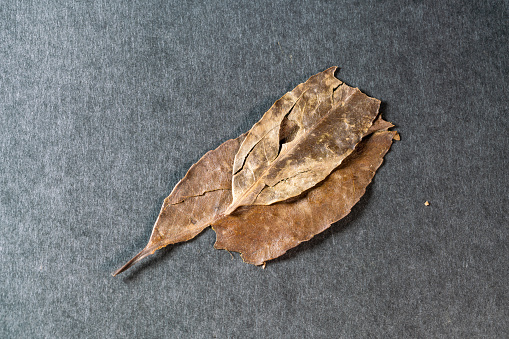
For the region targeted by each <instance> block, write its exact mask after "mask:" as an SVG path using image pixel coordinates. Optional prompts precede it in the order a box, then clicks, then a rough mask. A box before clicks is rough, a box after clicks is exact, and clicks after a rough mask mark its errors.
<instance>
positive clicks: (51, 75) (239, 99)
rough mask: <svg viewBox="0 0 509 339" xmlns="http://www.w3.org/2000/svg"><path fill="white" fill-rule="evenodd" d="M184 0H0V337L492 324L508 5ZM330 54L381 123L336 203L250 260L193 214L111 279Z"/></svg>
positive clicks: (504, 291) (246, 334)
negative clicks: (344, 213) (242, 137)
mask: <svg viewBox="0 0 509 339" xmlns="http://www.w3.org/2000/svg"><path fill="white" fill-rule="evenodd" d="M204 2H206V1H202V2H186V1H147V0H144V1H80V2H78V1H76V2H71V1H48V0H45V1H2V4H1V5H0V25H1V28H0V114H1V115H0V132H1V136H0V151H1V173H0V199H1V200H0V218H1V219H0V232H1V234H0V337H2V338H29V337H31V338H107V337H110V338H125V337H127V338H163V337H164V338H214V337H217V338H266V337H269V338H327V337H329V338H332V337H340V338H366V337H370V338H371V337H379V338H382V337H385V338H408V337H414V338H432V337H437V338H467V337H468V338H504V337H507V336H509V323H508V319H509V312H508V303H509V301H508V283H507V281H508V280H509V276H508V259H509V249H508V239H507V236H508V233H509V232H508V224H509V223H508V218H507V205H508V203H509V201H508V197H507V188H508V187H507V181H508V179H509V178H508V171H507V169H506V168H507V165H508V152H507V148H508V146H509V144H508V141H507V140H508V118H507V115H508V100H507V95H508V80H507V79H508V75H509V74H508V73H509V72H508V53H509V48H508V45H507V41H508V40H509V38H508V33H509V29H508V26H509V20H508V17H509V16H508V10H509V4H508V2H507V1H423V2H421V1H399V0H393V1H302V2H301V1H267V2H256V1H249V2H248V1H246V2H239V1H230V2H227V1H221V2H216V1H207V2H206V3H204ZM333 65H337V66H339V67H340V68H341V71H340V72H339V74H338V77H339V78H340V79H342V80H344V81H346V82H347V83H348V84H350V85H353V86H358V87H359V88H361V90H363V91H365V92H366V93H368V94H369V95H372V96H375V97H377V98H379V99H381V100H382V101H383V105H382V112H383V113H384V116H385V117H386V118H387V119H388V120H390V121H392V122H394V123H395V124H396V125H397V129H398V131H399V132H400V133H401V136H402V141H401V142H397V143H395V144H394V145H393V148H392V150H391V151H390V152H389V154H388V155H387V157H386V161H385V163H384V165H383V166H382V168H381V169H380V171H379V172H378V174H377V175H376V177H375V180H374V182H373V184H372V185H371V186H370V187H369V189H368V191H367V193H366V195H365V196H364V197H363V199H362V200H361V202H360V203H359V204H358V205H356V207H355V208H354V209H353V211H352V213H351V214H350V215H349V216H348V217H346V218H345V219H344V220H342V221H340V222H338V223H336V224H334V225H333V227H331V228H330V229H329V230H327V231H325V232H324V233H323V234H320V235H318V236H316V237H315V238H314V239H312V240H311V241H309V242H308V243H305V244H302V245H301V246H299V247H298V248H296V249H294V250H292V251H290V252H289V253H288V254H287V255H285V256H284V257H282V258H281V259H278V260H276V261H274V262H271V263H269V264H268V265H267V268H266V269H265V270H262V269H260V268H258V267H254V266H251V265H248V264H245V263H243V262H242V260H241V259H240V258H239V256H238V255H237V254H235V258H234V259H232V258H231V256H230V254H228V252H226V251H218V250H214V249H213V248H212V245H213V243H214V240H215V233H214V232H213V231H212V230H211V229H208V230H206V231H205V232H204V233H203V234H201V235H200V236H198V237H197V238H196V239H194V240H192V241H190V242H188V243H185V244H182V245H177V246H173V247H170V248H167V249H164V250H161V251H159V253H158V254H156V255H154V256H152V257H151V258H149V259H146V260H145V261H143V263H140V264H138V265H137V266H136V267H135V268H133V269H132V270H131V271H129V272H127V273H126V274H123V275H121V276H119V277H117V278H113V277H111V275H110V274H111V272H112V271H114V270H115V269H116V268H118V267H119V266H120V265H121V264H123V263H124V262H125V261H126V260H128V259H129V258H130V257H131V256H133V255H134V254H136V253H137V252H138V251H139V250H140V249H141V248H142V247H143V246H144V245H145V243H146V241H147V240H148V237H149V235H150V232H151V229H152V225H153V222H154V221H155V218H156V217H157V214H158V212H159V208H160V204H161V203H162V200H163V198H164V197H165V196H166V195H168V194H169V192H170V191H171V189H172V187H173V186H174V185H175V184H176V183H177V182H178V180H179V179H180V178H181V177H182V176H183V175H184V174H185V173H186V171H187V169H188V168H189V166H190V165H191V164H193V163H194V162H196V161H197V160H198V159H199V158H200V157H201V156H202V155H203V154H204V153H205V152H206V151H208V150H210V149H213V148H215V147H217V146H218V145H219V144H221V143H222V142H223V141H225V140H227V139H229V138H234V137H237V136H238V135H239V134H241V133H243V132H244V131H247V130H248V129H249V128H250V127H251V126H252V124H254V123H255V122H256V121H257V120H258V119H259V118H260V117H261V116H262V114H263V113H264V112H265V111H266V110H267V109H268V108H269V107H270V106H271V104H272V103H273V102H274V101H275V100H276V99H278V98H279V97H280V96H282V95H283V94H284V93H285V92H286V91H287V90H290V89H292V88H293V87H294V86H295V85H297V84H298V83H300V82H303V81H305V80H306V79H307V78H308V77H309V76H311V75H313V74H315V73H317V72H320V71H322V70H324V69H326V68H328V67H330V66H333ZM426 200H429V201H430V203H431V205H430V206H429V207H426V206H424V202H425V201H426Z"/></svg>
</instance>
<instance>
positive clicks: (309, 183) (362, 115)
mask: <svg viewBox="0 0 509 339" xmlns="http://www.w3.org/2000/svg"><path fill="white" fill-rule="evenodd" d="M335 71H336V67H331V68H329V69H327V70H325V71H324V72H321V73H318V74H316V75H314V76H312V77H311V78H309V80H308V81H306V82H305V83H303V84H300V85H299V86H297V87H296V88H295V89H294V90H293V91H291V92H289V93H287V94H285V95H284V96H283V97H282V98H281V99H279V100H278V101H276V103H274V105H273V106H272V107H271V108H270V109H269V110H268V111H267V112H266V113H265V114H264V116H263V117H262V119H261V120H260V121H259V122H257V123H256V124H255V125H254V126H253V128H251V130H250V131H249V133H248V135H247V137H246V139H245V140H244V142H243V143H242V145H241V146H240V149H239V151H238V153H237V155H236V156H235V162H234V165H233V173H234V175H233V187H232V189H233V201H232V204H231V206H229V207H228V209H227V211H226V212H225V214H229V213H231V212H232V211H234V210H235V209H236V208H237V207H239V206H246V205H247V206H249V205H269V204H273V203H275V202H278V201H283V200H286V199H288V198H291V197H294V196H297V195H299V194H301V193H302V192H303V191H305V190H307V189H309V188H311V187H313V186H314V185H316V183H318V182H320V181H322V180H323V179H324V178H325V177H326V176H327V175H329V174H330V172H331V171H332V170H333V169H334V168H336V167H337V166H338V165H339V164H341V162H342V161H343V160H344V159H345V158H346V157H347V156H348V155H349V154H350V153H351V152H352V151H353V149H354V147H355V145H356V144H357V143H358V142H359V141H360V140H361V139H362V137H363V136H364V135H365V133H366V132H367V130H368V129H369V127H370V126H371V124H372V122H373V119H374V118H375V117H376V116H377V114H378V108H379V106H380V101H379V100H377V99H374V98H370V97H368V96H367V95H366V94H364V93H362V92H361V91H360V90H359V89H358V88H352V87H349V86H347V85H346V84H344V83H343V82H342V81H340V80H338V79H337V78H336V77H335V76H334V73H335Z"/></svg>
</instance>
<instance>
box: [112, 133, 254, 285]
mask: <svg viewBox="0 0 509 339" xmlns="http://www.w3.org/2000/svg"><path fill="white" fill-rule="evenodd" d="M244 138H245V134H244V135H241V136H240V137H238V138H237V139H233V140H228V141H226V142H225V143H223V144H222V145H220V146H219V147H218V148H216V149H215V150H213V151H209V152H208V153H206V154H205V155H204V156H203V157H202V158H201V159H200V160H198V162H197V163H196V164H194V165H193V166H191V168H190V169H189V171H188V172H187V174H186V176H185V177H184V178H183V179H182V180H181V181H180V182H179V183H178V184H177V185H176V186H175V188H174V189H173V191H172V192H171V193H170V195H169V196H168V197H167V198H166V199H164V203H163V206H162V208H161V212H160V213H159V216H158V218H157V220H156V222H155V225H154V229H153V230H152V235H151V236H150V240H149V242H148V244H147V246H146V247H145V248H144V249H143V250H141V252H140V253H138V254H137V255H136V256H135V257H134V258H132V259H131V260H130V261H129V262H128V263H127V264H125V265H124V266H123V267H121V268H120V269H118V270H117V271H116V272H115V273H113V275H114V276H115V275H117V274H119V273H121V272H123V271H125V270H126V269H128V268H129V267H131V266H132V265H133V264H134V263H136V262H137V261H139V260H141V259H143V258H145V257H146V256H148V255H151V254H153V253H154V252H155V251H156V250H158V249H160V248H162V247H164V246H167V245H170V244H175V243H178V242H182V241H187V240H190V239H192V238H194V237H195V236H197V235H198V234H199V233H200V232H201V231H203V230H204V229H205V228H206V227H208V226H209V225H210V224H211V222H212V221H213V220H214V219H216V218H217V217H218V215H220V214H221V213H223V212H224V210H225V209H226V207H227V206H228V205H229V204H230V202H231V197H232V195H231V180H232V176H231V168H232V164H233V158H234V156H235V153H236V152H237V150H238V148H239V146H240V144H241V142H242V141H243V140H244Z"/></svg>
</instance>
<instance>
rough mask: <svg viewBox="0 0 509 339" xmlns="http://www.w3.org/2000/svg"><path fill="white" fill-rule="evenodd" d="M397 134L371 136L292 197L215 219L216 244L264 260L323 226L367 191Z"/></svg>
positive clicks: (248, 258) (247, 257)
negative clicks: (329, 171)
mask: <svg viewBox="0 0 509 339" xmlns="http://www.w3.org/2000/svg"><path fill="white" fill-rule="evenodd" d="M389 124H390V123H389ZM382 129H383V128H382ZM395 135H396V132H392V131H382V132H376V133H374V134H373V135H371V136H370V137H367V138H366V139H365V140H363V141H362V142H361V143H359V144H358V146H357V147H356V149H355V151H354V153H352V154H351V155H350V156H349V157H348V158H346V159H345V160H344V161H343V163H342V164H341V165H340V166H339V167H338V168H337V169H336V170H334V171H333V172H332V173H331V174H330V175H329V176H328V177H327V179H325V180H324V181H323V182H321V183H320V184H319V185H317V186H315V187H313V188H312V189H310V190H309V191H308V192H305V193H304V195H303V196H299V197H298V199H295V200H294V201H292V202H280V203H276V204H273V205H270V206H249V207H245V208H239V209H238V210H237V212H235V213H233V214H231V215H229V216H226V217H224V218H222V219H220V220H218V221H216V222H214V223H213V225H212V228H213V229H214V231H216V234H217V240H216V243H215V245H214V247H215V248H217V249H227V250H229V251H235V252H240V253H242V254H241V256H242V259H243V260H244V261H245V262H247V263H251V264H255V265H263V264H264V263H265V262H266V261H268V260H271V259H274V258H277V257H279V256H281V255H282V254H284V253H285V252H286V251H287V250H288V249H290V248H293V247H295V246H297V245H298V244H300V243H301V242H303V241H307V240H309V239H311V238H312V237H313V236H314V235H316V234H318V233H320V232H322V231H324V230H325V229H327V228H328V227H329V226H330V225H331V224H332V223H334V222H336V221H338V220H340V219H341V218H343V217H345V216H346V215H347V214H348V213H350V210H351V208H352V207H353V205H355V204H356V203H357V202H358V201H359V199H360V198H361V197H362V195H364V192H365V191H366V186H368V184H369V183H370V182H371V179H372V178H373V176H374V175H375V171H376V170H377V169H378V167H379V166H380V165H381V163H382V160H383V157H384V155H385V153H386V152H387V151H388V150H389V148H390V146H391V144H392V139H393V138H394V137H395Z"/></svg>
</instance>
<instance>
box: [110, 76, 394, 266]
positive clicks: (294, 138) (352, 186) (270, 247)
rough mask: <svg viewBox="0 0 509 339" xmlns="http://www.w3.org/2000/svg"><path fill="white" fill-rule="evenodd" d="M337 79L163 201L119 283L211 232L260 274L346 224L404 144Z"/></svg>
mask: <svg viewBox="0 0 509 339" xmlns="http://www.w3.org/2000/svg"><path fill="white" fill-rule="evenodd" d="M335 71H336V68H335V67H332V68H329V69H327V70H325V71H324V72H321V73H319V74H317V75H314V76H313V77H311V78H310V79H309V80H308V81H306V82H305V83H303V84H300V85H298V86H297V87H296V88H295V89H294V90H293V91H291V92H288V93H287V94H285V95H284V96H283V97H282V98H281V99H279V100H278V101H276V103H275V104H274V105H273V106H272V107H271V108H270V109H269V111H267V113H265V115H264V116H263V118H262V119H261V120H260V121H259V122H258V123H257V124H255V125H254V126H253V128H252V129H251V130H250V131H249V132H248V133H247V134H246V135H242V136H240V137H239V138H237V139H234V140H229V141H227V142H225V143H223V144H222V145H221V146H219V147H218V148H217V149H215V150H213V151H210V152H208V153H207V154H205V155H204V156H203V157H202V158H201V159H200V160H199V161H198V162H197V163H196V164H194V165H193V166H192V167H191V168H190V169H189V171H188V173H187V174H186V176H185V177H184V178H183V179H182V180H181V181H180V182H179V183H178V184H177V186H175V188H174V189H173V191H172V192H171V194H170V195H169V196H168V197H167V198H166V199H165V200H164V203H163V206H162V208H161V212H160V215H159V217H158V219H157V221H156V224H155V226H154V229H153V231H152V235H151V237H150V240H149V242H148V244H147V246H146V247H145V248H144V249H143V250H142V251H141V252H140V253H138V254H137V255H136V256H135V257H134V258H132V259H131V260H130V261H129V262H128V263H127V264H126V265H124V266H123V267H122V268H120V269H119V270H117V271H116V272H115V273H114V275H116V274H119V273H121V272H123V271H124V270H126V269H127V268H129V267H130V266H132V265H133V264H134V263H135V262H137V261H139V260H141V259H142V258H144V257H146V256H148V255H150V254H152V253H154V251H156V250H157V249H159V248H161V247H164V246H166V245H169V244H174V243H177V242H182V241H187V240H189V239H192V238H193V237H195V236H196V235H197V234H199V233H200V232H201V231H202V230H203V229H205V228H206V227H207V226H209V225H212V226H213V229H214V230H215V231H216V233H217V241H216V244H215V245H214V246H215V247H216V248H219V249H227V250H231V251H237V252H240V253H241V255H242V258H243V259H244V261H246V262H248V263H252V264H255V265H261V264H263V263H265V262H266V261H268V260H271V259H274V258H276V257H279V256H281V255H282V254H283V253H285V252H286V251H287V250H288V249H290V248H292V247H295V246H297V245H298V244H299V243H301V242H303V241H306V240H309V239H310V238H311V237H313V236H314V235H316V234H317V233H320V232H322V231H323V230H324V229H326V228H328V227H329V226H330V225H331V224H332V223H334V222H335V221H337V220H339V219H341V218H343V217H344V216H346V215H347V214H348V213H349V212H350V209H351V208H352V206H353V205H354V204H355V203H356V202H357V201H358V200H359V199H360V198H361V197H362V195H363V194H364V192H365V190H366V186H367V185H368V184H369V183H370V182H371V180H372V178H373V176H374V174H375V171H376V170H377V168H378V167H379V166H380V164H381V163H382V160H383V157H384V155H385V153H386V152H387V151H388V150H389V148H390V146H391V144H392V140H393V139H395V138H397V134H396V132H392V131H387V129H388V128H390V127H392V126H393V125H392V124H391V123H389V122H386V121H384V120H383V119H381V117H379V118H378V119H376V120H375V117H376V116H377V115H378V108H379V105H380V101H379V100H377V99H374V98H370V97H368V96H367V95H365V94H363V93H362V92H360V91H359V89H357V88H352V87H349V86H347V85H346V84H344V83H343V82H341V81H340V80H338V79H336V78H335V76H334V72H335ZM368 135H369V136H368ZM363 138H364V139H363ZM361 140H362V141H361Z"/></svg>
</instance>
